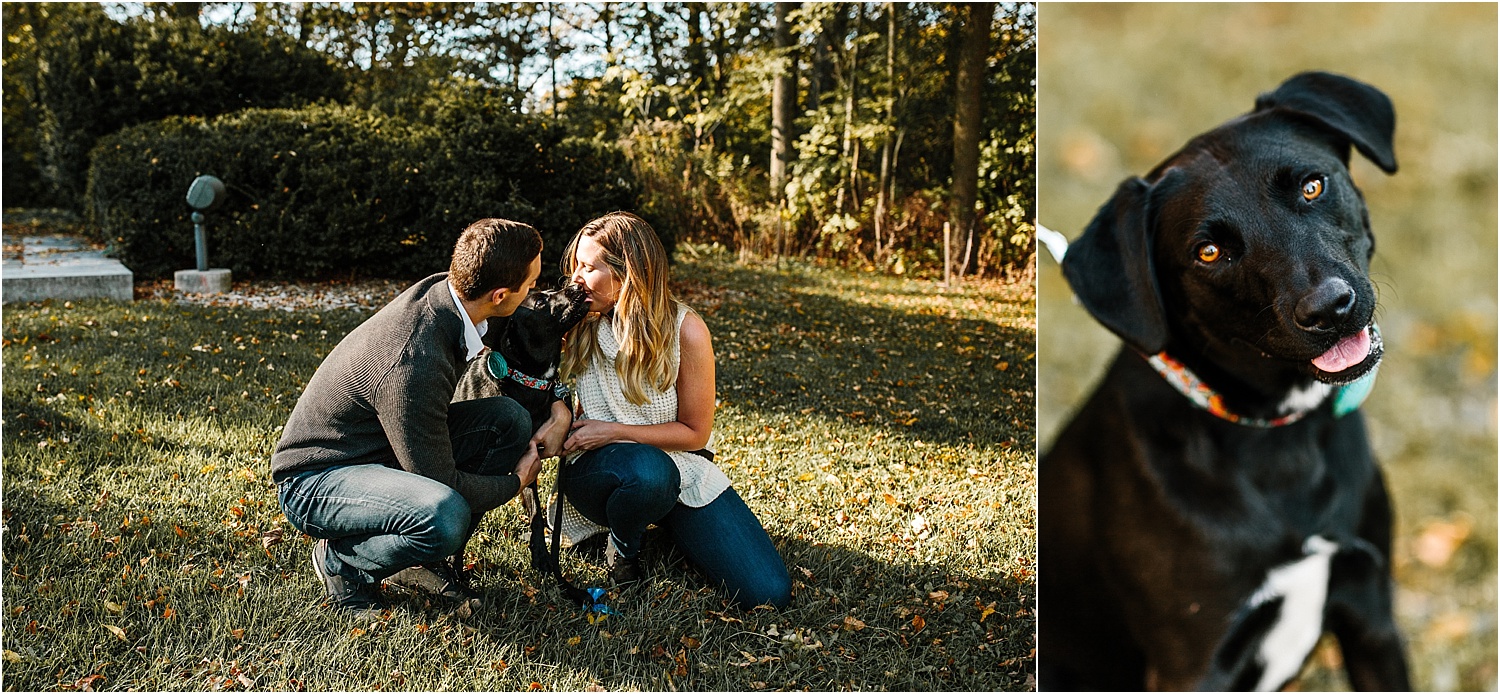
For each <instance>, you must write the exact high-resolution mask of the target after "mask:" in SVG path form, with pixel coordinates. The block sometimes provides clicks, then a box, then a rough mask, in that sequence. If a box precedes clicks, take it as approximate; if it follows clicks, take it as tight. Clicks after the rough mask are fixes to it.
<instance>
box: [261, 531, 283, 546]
mask: <svg viewBox="0 0 1500 694" xmlns="http://www.w3.org/2000/svg"><path fill="white" fill-rule="evenodd" d="M285 533H286V531H285V530H283V529H281V528H276V529H275V530H268V531H266V532H263V533H261V534H260V546H261V547H263V548H265V549H266V550H267V551H269V550H270V549H271V548H272V547H275V546H276V545H279V544H281V543H282V542H284V541H286V538H285V537H284V535H285Z"/></svg>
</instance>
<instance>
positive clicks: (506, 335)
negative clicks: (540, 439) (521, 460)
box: [454, 280, 589, 574]
mask: <svg viewBox="0 0 1500 694" xmlns="http://www.w3.org/2000/svg"><path fill="white" fill-rule="evenodd" d="M560 283H561V284H562V287H561V288H560V289H535V290H532V291H531V292H530V293H529V294H527V295H526V298H525V299H523V300H522V301H521V305H520V306H518V307H516V311H515V313H513V314H511V315H510V316H509V317H507V318H491V319H490V324H489V326H488V327H487V328H486V331H485V334H484V337H483V338H482V340H483V342H484V343H485V346H487V347H489V348H490V351H489V352H487V353H486V354H485V355H484V358H483V359H476V360H474V361H473V362H472V363H471V364H470V365H469V368H468V370H467V371H465V372H464V375H463V377H462V378H461V379H460V380H459V385H458V389H457V391H456V392H455V393H454V400H473V399H477V398H483V397H493V396H496V395H504V396H505V397H508V398H511V399H512V400H515V401H516V402H517V403H520V405H521V406H522V407H523V408H525V409H526V412H527V414H529V415H531V433H533V434H535V433H536V432H537V430H538V429H540V428H541V426H542V424H544V423H546V421H547V419H548V418H550V417H551V416H552V403H554V402H557V401H558V400H559V399H561V398H563V397H565V392H564V390H563V389H562V387H561V385H560V383H559V382H558V380H557V376H558V366H559V364H560V362H561V358H562V343H563V336H565V335H567V334H568V331H569V330H572V329H573V326H575V325H578V324H579V323H580V322H582V321H583V319H584V318H585V317H586V316H588V312H589V303H588V297H587V294H586V292H585V291H584V290H583V288H582V287H579V286H578V285H575V284H572V283H569V282H566V281H565V280H564V281H562V282H560ZM541 453H542V456H543V457H547V456H548V455H549V454H551V455H555V454H557V453H558V451H542V452H541ZM521 504H522V506H523V507H524V508H525V511H526V516H527V518H528V522H529V523H530V525H531V526H532V529H533V536H534V537H533V542H532V543H531V544H532V548H531V549H532V563H533V565H537V564H538V562H540V561H542V560H543V555H542V554H539V552H540V551H544V550H543V545H542V543H541V542H540V529H541V527H543V525H544V524H545V522H546V521H545V518H546V514H545V511H546V509H545V508H543V506H542V503H541V499H540V498H539V497H538V496H537V487H536V483H535V482H532V483H531V484H530V485H528V486H527V487H526V488H525V489H523V490H521ZM474 530H476V528H475V527H472V526H471V527H470V528H469V533H470V534H471V535H472V534H473V532H474ZM465 544H467V542H465ZM454 564H455V566H454V568H455V569H456V570H458V572H459V573H460V574H462V569H463V550H462V549H460V550H459V552H458V554H457V555H456V556H455V557H454ZM540 568H541V566H538V569H540Z"/></svg>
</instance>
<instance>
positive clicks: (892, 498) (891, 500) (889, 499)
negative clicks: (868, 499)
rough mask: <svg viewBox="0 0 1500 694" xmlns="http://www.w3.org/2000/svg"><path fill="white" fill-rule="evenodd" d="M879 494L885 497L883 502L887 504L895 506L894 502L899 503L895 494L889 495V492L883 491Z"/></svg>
mask: <svg viewBox="0 0 1500 694" xmlns="http://www.w3.org/2000/svg"><path fill="white" fill-rule="evenodd" d="M880 496H881V497H882V498H884V499H885V503H888V504H890V505H892V506H895V505H896V504H898V503H900V502H899V501H897V500H896V497H895V496H893V495H891V493H890V492H886V493H883V494H881V495H880Z"/></svg>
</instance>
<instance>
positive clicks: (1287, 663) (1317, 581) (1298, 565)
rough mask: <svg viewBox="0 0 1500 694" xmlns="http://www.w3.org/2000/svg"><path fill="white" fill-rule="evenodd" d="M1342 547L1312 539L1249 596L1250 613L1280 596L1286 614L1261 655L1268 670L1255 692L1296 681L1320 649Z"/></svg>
mask: <svg viewBox="0 0 1500 694" xmlns="http://www.w3.org/2000/svg"><path fill="white" fill-rule="evenodd" d="M1338 548H1339V546H1338V545H1336V544H1334V543H1333V542H1330V541H1329V540H1327V539H1325V538H1323V537H1319V536H1317V535H1314V536H1312V537H1309V538H1307V542H1305V543H1303V545H1302V552H1303V557H1302V558H1301V559H1298V560H1297V561H1294V562H1289V563H1286V564H1282V565H1281V566H1278V567H1276V568H1274V569H1271V571H1270V572H1269V573H1267V574H1266V580H1265V582H1264V583H1262V584H1261V585H1260V588H1258V589H1256V591H1255V594H1254V595H1251V596H1250V601H1249V603H1248V604H1247V605H1246V606H1247V607H1249V608H1250V609H1254V608H1255V607H1256V606H1258V605H1261V604H1263V603H1265V602H1266V601H1268V600H1274V599H1276V598H1281V611H1280V613H1279V614H1277V616H1276V622H1275V623H1274V624H1272V625H1271V628H1270V629H1269V630H1268V631H1267V632H1266V636H1265V639H1264V640H1262V641H1261V643H1260V651H1259V652H1258V653H1257V654H1256V660H1257V661H1258V662H1259V663H1260V665H1261V667H1262V668H1263V669H1262V670H1261V675H1260V681H1259V682H1256V683H1255V689H1256V691H1262V692H1265V691H1272V690H1276V689H1280V688H1281V686H1282V685H1284V684H1286V683H1287V682H1289V681H1291V679H1292V678H1293V677H1296V676H1297V672H1298V671H1299V670H1301V669H1302V663H1303V662H1304V661H1306V660H1307V655H1308V654H1309V653H1311V652H1312V649H1313V647H1314V646H1316V645H1318V637H1320V636H1322V635H1323V603H1324V602H1325V601H1326V600H1327V599H1328V572H1329V564H1330V563H1331V561H1332V560H1333V555H1334V553H1335V552H1337V551H1338Z"/></svg>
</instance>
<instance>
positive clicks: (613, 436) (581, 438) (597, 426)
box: [563, 419, 627, 455]
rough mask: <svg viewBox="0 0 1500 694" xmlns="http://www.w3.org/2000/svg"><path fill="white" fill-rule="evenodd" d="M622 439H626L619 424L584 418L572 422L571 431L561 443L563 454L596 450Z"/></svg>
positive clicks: (622, 440) (619, 441)
mask: <svg viewBox="0 0 1500 694" xmlns="http://www.w3.org/2000/svg"><path fill="white" fill-rule="evenodd" d="M624 441H627V439H626V438H625V437H624V435H623V431H622V428H621V425H619V424H616V423H614V422H601V421H599V420H597V419H585V420H583V421H579V422H574V423H573V431H572V433H571V434H569V435H568V440H567V441H566V442H565V443H563V455H571V454H573V453H582V452H584V451H593V450H598V449H599V448H601V447H604V446H608V445H609V444H612V443H621V442H624Z"/></svg>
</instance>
